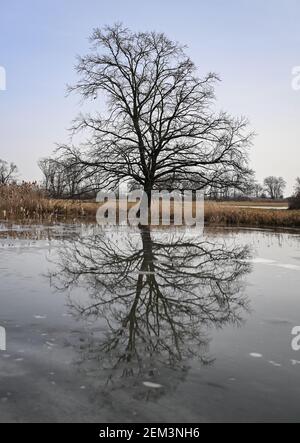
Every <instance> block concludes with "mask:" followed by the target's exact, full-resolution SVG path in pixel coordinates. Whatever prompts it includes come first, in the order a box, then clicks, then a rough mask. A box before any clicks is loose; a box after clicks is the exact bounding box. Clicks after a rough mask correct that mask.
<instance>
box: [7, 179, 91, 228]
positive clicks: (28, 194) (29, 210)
mask: <svg viewBox="0 0 300 443" xmlns="http://www.w3.org/2000/svg"><path fill="white" fill-rule="evenodd" d="M95 208H96V205H95V203H84V202H80V201H72V200H53V199H48V198H47V197H46V196H45V195H44V194H43V192H42V191H41V190H40V189H39V188H38V187H37V186H36V185H32V184H28V183H24V184H22V185H19V186H17V185H8V186H0V219H2V220H20V221H30V220H33V221H37V220H42V221H52V220H57V219H78V218H82V217H86V216H88V215H90V216H91V217H92V216H93V217H94V216H95V210H96V209H95Z"/></svg>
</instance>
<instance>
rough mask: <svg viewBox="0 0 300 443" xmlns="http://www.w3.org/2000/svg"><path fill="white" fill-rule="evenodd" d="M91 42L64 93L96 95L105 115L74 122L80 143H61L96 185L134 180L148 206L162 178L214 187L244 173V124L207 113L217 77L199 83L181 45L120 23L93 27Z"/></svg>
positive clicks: (246, 137)
mask: <svg viewBox="0 0 300 443" xmlns="http://www.w3.org/2000/svg"><path fill="white" fill-rule="evenodd" d="M91 42H92V43H93V47H92V50H91V53H90V54H88V55H86V56H84V57H81V58H79V61H78V65H77V72H78V74H79V76H80V79H79V81H78V83H77V84H75V85H74V86H73V87H70V91H75V92H77V93H79V94H80V95H81V97H82V99H83V100H88V99H93V100H95V99H97V98H98V97H99V96H100V95H101V96H102V95H104V96H105V97H106V99H107V112H105V113H104V114H103V115H100V114H99V113H96V114H95V115H93V116H92V115H81V116H79V117H78V118H77V119H76V121H75V122H74V126H73V128H72V129H73V131H74V134H75V133H77V131H86V132H87V142H86V143H84V144H80V145H79V147H74V146H73V145H72V146H67V145H64V146H61V150H62V151H63V152H64V154H67V155H68V157H69V158H72V161H73V164H76V165H77V164H78V165H81V167H86V166H88V167H92V168H94V170H95V172H97V173H100V175H101V181H100V183H99V185H100V186H101V187H105V188H116V187H117V186H118V185H119V183H120V182H122V181H124V180H129V181H131V182H132V181H134V182H135V183H137V185H139V186H140V187H141V188H143V189H144V190H145V191H146V192H147V194H148V196H149V201H150V199H151V191H152V190H153V189H157V188H160V187H161V186H162V185H163V184H164V183H165V182H166V181H168V182H170V181H171V182H172V181H174V182H182V181H187V180H188V181H189V183H191V184H192V185H193V187H194V189H203V188H205V187H207V186H208V185H210V184H214V186H215V187H217V186H218V187H220V188H222V187H223V186H224V182H226V180H227V177H228V176H230V177H232V176H234V177H237V176H239V177H243V178H244V177H245V176H246V175H247V174H248V173H249V170H248V167H247V148H248V147H249V146H250V144H251V134H249V133H246V132H245V131H246V128H247V121H246V120H245V119H244V118H238V119H235V118H232V117H231V116H229V115H228V114H226V113H224V112H222V113H220V114H215V112H214V111H213V104H214V99H215V96H214V84H215V83H216V81H217V80H218V78H217V76H216V75H214V74H212V73H210V74H208V75H207V76H206V77H204V78H199V77H198V76H197V72H196V67H195V65H194V64H193V62H192V61H191V60H190V58H189V57H188V56H187V55H186V54H185V52H184V48H183V47H182V46H180V45H179V44H178V43H174V42H172V41H171V40H169V39H168V38H167V37H166V36H165V35H164V34H159V33H155V32H151V33H148V32H139V33H133V32H131V31H130V30H128V29H126V28H125V27H123V26H122V25H115V26H113V27H106V28H105V29H104V30H100V29H96V30H95V31H94V33H93V35H92V37H91Z"/></svg>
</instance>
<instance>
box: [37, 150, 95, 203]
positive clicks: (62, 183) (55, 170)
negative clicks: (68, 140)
mask: <svg viewBox="0 0 300 443" xmlns="http://www.w3.org/2000/svg"><path fill="white" fill-rule="evenodd" d="M38 164H39V167H40V169H41V171H42V173H43V186H44V188H45V190H46V191H47V192H48V194H49V195H50V196H51V197H54V198H79V197H81V196H82V195H87V194H91V195H96V191H97V189H98V183H97V175H95V173H94V170H92V171H90V168H88V167H81V166H80V165H79V164H75V163H74V162H73V161H72V158H70V157H67V156H63V157H56V158H55V157H48V158H43V159H41V160H40V161H39V163H38Z"/></svg>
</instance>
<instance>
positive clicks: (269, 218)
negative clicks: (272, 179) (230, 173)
mask: <svg viewBox="0 0 300 443" xmlns="http://www.w3.org/2000/svg"><path fill="white" fill-rule="evenodd" d="M237 203H238V204H236V203H235V202H215V203H214V202H206V204H205V223H206V225H207V226H210V225H213V226H247V227H283V228H284V227H285V228H300V210H295V211H286V210H269V209H264V208H263V206H265V205H266V202H263V203H264V204H262V208H261V209H260V208H258V209H253V208H250V207H239V206H252V205H253V206H259V205H258V204H257V203H256V202H255V203H253V202H237ZM278 205H279V207H280V206H281V205H283V206H285V205H286V203H281V202H280V203H278ZM267 206H270V202H268V204H267ZM272 206H277V205H275V204H274V203H272ZM98 207H99V206H98V204H97V203H95V202H84V201H72V200H52V199H48V198H46V197H45V195H44V194H43V193H42V192H41V190H40V189H39V188H38V187H37V186H35V185H31V184H23V185H21V186H16V185H10V186H2V187H0V219H2V220H14V221H23V222H29V221H34V222H36V221H40V222H42V221H44V222H48V221H50V222H51V221H56V220H60V221H76V220H87V221H94V220H95V217H96V211H97V208H98Z"/></svg>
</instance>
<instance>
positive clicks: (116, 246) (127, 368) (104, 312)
mask: <svg viewBox="0 0 300 443" xmlns="http://www.w3.org/2000/svg"><path fill="white" fill-rule="evenodd" d="M248 255H249V250H248V248H242V247H235V246H232V247H231V248H229V247H226V246H225V245H224V244H219V245H215V244H213V243H210V242H207V241H205V240H204V239H203V238H200V239H199V238H195V239H193V240H188V239H186V238H185V237H184V236H182V235H178V234H172V235H170V234H169V233H165V232H161V233H155V234H152V233H151V232H150V229H149V228H148V227H143V228H141V229H140V236H139V237H135V236H134V237H132V236H131V235H130V234H128V236H127V237H125V238H124V237H121V236H120V238H119V239H118V241H115V240H113V239H112V238H110V237H109V235H108V234H107V233H105V231H103V232H102V233H100V234H99V235H97V236H94V237H87V238H82V239H81V240H79V241H75V242H73V243H67V244H66V247H65V248H63V249H62V250H61V253H60V264H59V268H58V271H57V273H56V274H53V275H52V281H53V282H54V284H55V286H56V287H57V288H60V289H62V290H66V289H70V288H72V287H74V286H79V287H82V288H84V289H86V290H87V291H88V293H89V296H90V302H89V303H88V304H87V305H82V304H80V303H77V302H76V301H75V300H74V299H73V298H72V296H70V298H69V304H70V306H71V307H72V309H73V312H74V313H76V314H77V315H78V316H79V317H86V318H90V317H93V318H95V319H97V318H105V319H106V321H107V325H108V333H107V335H106V337H105V339H104V340H102V341H101V344H100V345H99V343H98V344H97V355H98V356H99V358H101V359H105V360H106V361H110V365H111V367H114V368H120V367H121V366H123V371H124V373H126V374H128V373H131V374H133V373H135V372H136V370H137V371H139V372H140V371H145V370H147V368H151V367H153V365H154V362H155V365H158V364H160V365H171V366H178V365H180V363H181V362H182V361H183V359H185V358H187V357H190V356H197V357H198V358H199V359H200V360H201V361H202V362H203V363H206V362H207V361H209V359H208V357H207V356H206V348H207V344H208V339H207V336H206V334H205V330H206V329H207V328H208V327H211V326H214V327H222V326H224V325H225V324H227V323H234V324H239V323H240V322H241V321H242V312H243V311H244V310H245V309H247V300H246V299H245V296H244V295H243V294H242V293H241V289H242V283H241V277H242V276H243V275H244V274H245V273H246V272H248V270H249V265H248V264H247V260H246V259H247V257H248Z"/></svg>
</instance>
